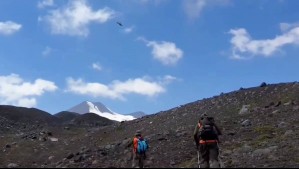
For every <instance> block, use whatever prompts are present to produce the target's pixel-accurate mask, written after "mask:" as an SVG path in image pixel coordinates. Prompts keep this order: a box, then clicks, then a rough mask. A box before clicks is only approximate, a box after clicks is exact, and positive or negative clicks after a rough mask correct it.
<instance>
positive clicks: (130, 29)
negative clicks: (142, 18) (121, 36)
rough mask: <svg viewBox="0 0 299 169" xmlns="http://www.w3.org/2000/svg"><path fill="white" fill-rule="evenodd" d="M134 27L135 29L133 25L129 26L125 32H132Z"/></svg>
mask: <svg viewBox="0 0 299 169" xmlns="http://www.w3.org/2000/svg"><path fill="white" fill-rule="evenodd" d="M133 29H134V27H133V26H131V27H127V28H125V29H124V32H125V33H131V32H132V31H133Z"/></svg>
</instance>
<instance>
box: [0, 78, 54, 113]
mask: <svg viewBox="0 0 299 169" xmlns="http://www.w3.org/2000/svg"><path fill="white" fill-rule="evenodd" d="M56 89H57V86H56V85H55V84H54V83H53V82H50V81H47V80H43V79H36V80H35V81H34V83H30V82H25V81H24V80H23V79H22V78H20V77H19V75H17V74H11V75H8V76H0V104H9V105H15V106H24V107H34V106H36V104H37V101H36V96H41V95H42V94H44V93H45V92H47V91H49V92H51V91H55V90H56Z"/></svg>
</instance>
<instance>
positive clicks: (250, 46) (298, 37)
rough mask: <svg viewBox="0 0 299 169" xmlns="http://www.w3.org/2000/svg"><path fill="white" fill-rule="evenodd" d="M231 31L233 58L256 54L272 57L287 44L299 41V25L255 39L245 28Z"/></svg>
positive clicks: (244, 57)
mask: <svg viewBox="0 0 299 169" xmlns="http://www.w3.org/2000/svg"><path fill="white" fill-rule="evenodd" d="M229 33H230V34H232V35H233V37H232V39H231V41H230V42H231V44H232V58H233V59H248V58H250V57H253V56H256V55H261V56H265V57H270V56H272V55H273V54H275V52H277V51H279V50H280V49H281V48H282V47H283V46H285V45H291V44H298V43H299V27H295V28H292V29H290V30H289V31H287V32H284V33H283V34H281V35H279V36H276V37H275V38H273V39H265V40H253V39H252V38H251V37H250V35H249V34H248V32H247V31H246V29H244V28H240V29H231V30H230V31H229Z"/></svg>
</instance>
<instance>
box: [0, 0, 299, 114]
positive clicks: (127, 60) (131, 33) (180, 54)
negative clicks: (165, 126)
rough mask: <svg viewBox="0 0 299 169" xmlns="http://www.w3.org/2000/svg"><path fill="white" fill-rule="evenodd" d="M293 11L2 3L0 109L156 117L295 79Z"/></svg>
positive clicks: (194, 0)
mask: <svg viewBox="0 0 299 169" xmlns="http://www.w3.org/2000/svg"><path fill="white" fill-rule="evenodd" d="M298 7H299V1H295V0H242V1H240V0H181V1H178V0H176V1H173V0H26V1H20V0H1V1H0V104H1V105H14V106H21V107H34V108H38V109H41V110H43V111H46V112H48V113H51V114H55V113H58V112H60V111H64V110H68V109H70V108H72V107H73V106H75V105H77V104H79V103H81V102H83V101H91V102H101V103H103V104H104V105H106V106H107V107H108V108H109V109H111V110H112V111H114V112H117V113H120V114H129V113H133V112H136V111H143V112H145V113H147V114H153V113H158V112H160V111H166V110H169V109H172V108H175V107H177V106H180V105H184V104H187V103H190V102H194V101H198V100H202V99H204V98H211V97H214V96H217V95H219V94H220V93H222V92H223V93H228V92H232V91H235V90H239V89H240V88H241V87H243V88H249V87H255V86H259V85H260V84H261V83H262V82H266V83H267V84H276V83H284V82H295V81H298V79H299V55H298V54H299V48H298V45H299V10H298Z"/></svg>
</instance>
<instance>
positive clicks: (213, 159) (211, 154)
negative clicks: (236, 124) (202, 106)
mask: <svg viewBox="0 0 299 169" xmlns="http://www.w3.org/2000/svg"><path fill="white" fill-rule="evenodd" d="M219 135H222V133H221V130H220V129H219V128H218V126H217V125H216V124H215V121H214V118H213V117H210V116H208V115H207V114H205V113H204V114H202V115H201V117H200V119H199V121H198V123H197V124H196V127H195V130H194V133H193V136H194V141H195V143H196V150H197V152H198V153H199V154H198V156H199V157H200V160H199V159H198V160H199V167H200V168H210V167H211V168H220V162H219V157H218V156H219V147H218V143H219V138H218V136H219Z"/></svg>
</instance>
